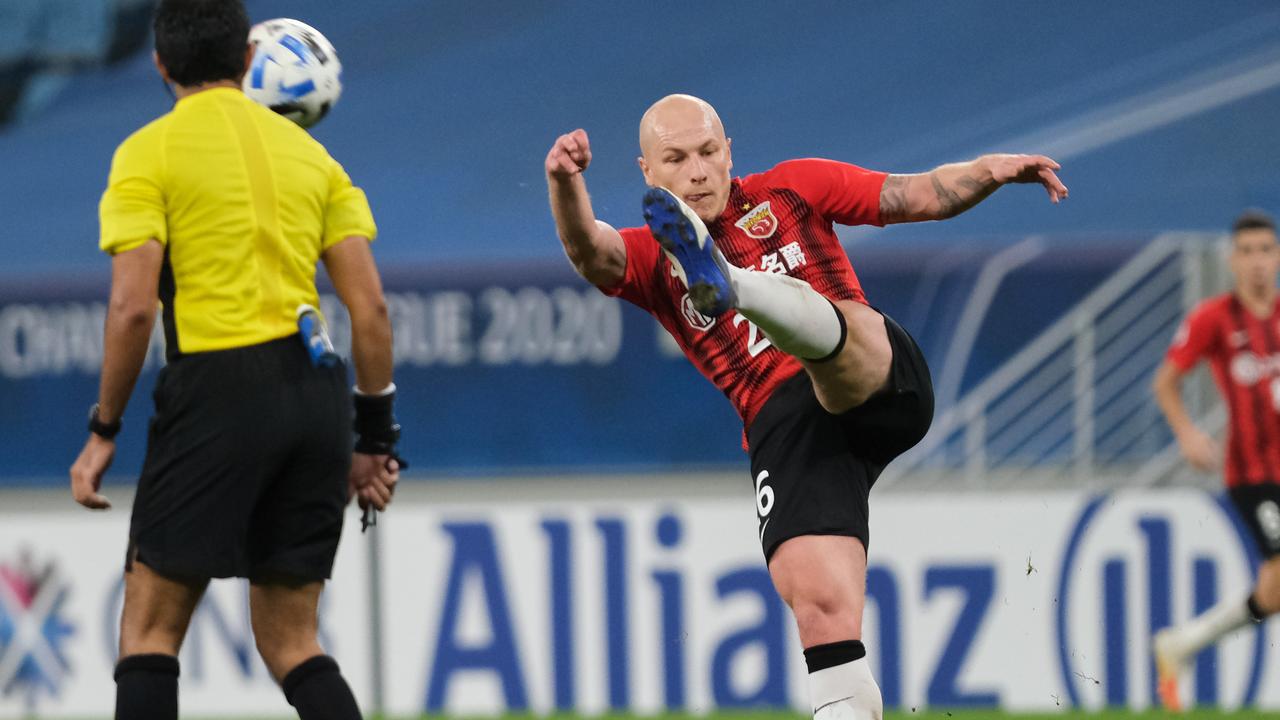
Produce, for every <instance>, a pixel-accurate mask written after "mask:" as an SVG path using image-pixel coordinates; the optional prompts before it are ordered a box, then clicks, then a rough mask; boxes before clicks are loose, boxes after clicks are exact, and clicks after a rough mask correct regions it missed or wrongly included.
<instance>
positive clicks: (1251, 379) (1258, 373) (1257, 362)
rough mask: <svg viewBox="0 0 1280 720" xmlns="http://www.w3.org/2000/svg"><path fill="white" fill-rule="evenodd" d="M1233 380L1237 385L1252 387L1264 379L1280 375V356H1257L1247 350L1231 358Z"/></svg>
mask: <svg viewBox="0 0 1280 720" xmlns="http://www.w3.org/2000/svg"><path fill="white" fill-rule="evenodd" d="M1230 369H1231V379H1232V380H1235V381H1236V384H1237V385H1245V386H1251V385H1256V384H1258V382H1259V381H1261V380H1262V379H1264V378H1266V377H1269V376H1273V375H1277V374H1280V355H1269V356H1268V355H1257V354H1256V353H1253V352H1250V351H1248V350H1245V351H1243V352H1238V353H1236V354H1235V355H1233V356H1232V357H1231V365H1230Z"/></svg>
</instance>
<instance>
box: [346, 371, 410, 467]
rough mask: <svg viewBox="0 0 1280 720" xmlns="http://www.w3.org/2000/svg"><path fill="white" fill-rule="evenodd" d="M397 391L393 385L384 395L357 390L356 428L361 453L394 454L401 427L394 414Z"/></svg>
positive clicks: (356, 448) (357, 450) (358, 449)
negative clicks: (367, 393) (363, 392)
mask: <svg viewBox="0 0 1280 720" xmlns="http://www.w3.org/2000/svg"><path fill="white" fill-rule="evenodd" d="M395 402H396V392H395V385H392V386H391V388H390V391H389V392H386V393H384V394H381V395H364V394H362V393H360V392H359V391H356V393H355V409H356V420H355V431H356V445H355V450H356V452H358V453H365V454H367V455H394V454H395V451H396V443H397V442H398V441H399V440H400V426H399V425H398V424H396V416H395Z"/></svg>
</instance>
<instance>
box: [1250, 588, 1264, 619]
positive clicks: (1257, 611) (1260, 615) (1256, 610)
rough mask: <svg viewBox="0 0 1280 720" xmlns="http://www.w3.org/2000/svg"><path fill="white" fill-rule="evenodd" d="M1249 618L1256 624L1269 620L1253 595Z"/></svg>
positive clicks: (1251, 596)
mask: <svg viewBox="0 0 1280 720" xmlns="http://www.w3.org/2000/svg"><path fill="white" fill-rule="evenodd" d="M1249 617H1251V618H1253V621H1254V622H1262V621H1263V620H1266V619H1267V614H1266V613H1265V612H1263V611H1262V608H1261V607H1259V606H1258V601H1257V600H1256V599H1255V598H1254V596H1253V595H1252V594H1251V595H1249Z"/></svg>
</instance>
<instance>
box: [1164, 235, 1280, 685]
mask: <svg viewBox="0 0 1280 720" xmlns="http://www.w3.org/2000/svg"><path fill="white" fill-rule="evenodd" d="M1278 273H1280V246H1278V245H1277V243H1276V224H1275V220H1273V219H1272V218H1271V217H1270V216H1268V215H1266V214H1264V213H1261V212H1257V211H1249V212H1246V213H1244V214H1243V215H1241V216H1240V217H1239V218H1237V219H1236V221H1235V224H1234V225H1233V226H1232V229H1231V274H1232V275H1233V276H1234V278H1235V286H1234V288H1233V289H1232V290H1231V292H1228V293H1224V294H1222V295H1218V296H1217V297H1212V298H1209V299H1208V300H1205V301H1203V302H1201V303H1200V304H1199V305H1198V306H1196V308H1195V309H1194V310H1192V311H1191V314H1190V315H1189V316H1188V317H1187V319H1186V320H1185V321H1184V322H1183V324H1182V326H1181V327H1180V328H1179V329H1178V333H1177V335H1176V336H1175V337H1174V340H1173V345H1172V346H1171V347H1170V348H1169V352H1168V354H1167V355H1166V357H1165V360H1164V362H1163V363H1162V364H1161V365H1160V368H1159V369H1158V370H1157V371H1156V376H1155V381H1154V383H1153V390H1154V392H1155V396H1156V402H1157V403H1158V404H1159V405H1160V410H1161V411H1163V412H1164V417H1165V419H1166V420H1167V421H1168V422H1169V427H1170V428H1171V429H1172V430H1173V434H1174V437H1175V438H1176V439H1177V441H1178V448H1179V450H1181V451H1182V456H1183V457H1184V458H1186V460H1187V462H1189V463H1191V465H1192V466H1193V467H1195V468H1196V469H1198V470H1202V471H1205V472H1209V471H1212V470H1216V469H1218V468H1223V469H1224V477H1225V480H1226V485H1227V493H1228V494H1229V495H1230V496H1231V501H1232V503H1233V504H1234V505H1235V507H1236V510H1237V511H1238V512H1239V513H1240V517H1241V519H1242V520H1244V523H1245V525H1247V526H1248V527H1249V529H1250V530H1251V531H1252V532H1253V537H1254V540H1256V541H1257V543H1258V549H1259V550H1260V551H1261V553H1262V557H1263V559H1264V562H1263V564H1262V567H1260V568H1259V569H1258V579H1257V582H1256V583H1255V585H1254V587H1253V592H1252V593H1250V595H1249V596H1248V597H1247V598H1244V599H1241V598H1239V597H1235V598H1230V599H1228V600H1224V601H1223V602H1221V603H1219V604H1218V605H1217V606H1215V607H1213V608H1210V609H1209V610H1207V611H1205V612H1204V613H1203V614H1201V615H1200V616H1198V617H1196V618H1194V619H1192V620H1190V621H1188V622H1186V623H1183V624H1182V625H1179V626H1176V627H1172V628H1165V629H1163V630H1161V631H1159V632H1158V633H1156V636H1155V642H1154V645H1155V655H1156V667H1157V668H1158V671H1159V675H1160V684H1159V689H1160V700H1161V702H1163V703H1164V705H1165V706H1166V707H1168V708H1170V709H1173V710H1178V709H1181V707H1180V701H1179V698H1178V674H1179V672H1180V671H1181V670H1182V669H1183V668H1184V667H1185V666H1186V665H1187V663H1188V662H1190V661H1191V660H1192V659H1193V658H1194V657H1195V656H1196V654H1197V653H1199V652H1200V651H1201V650H1203V649H1204V648H1205V647H1207V646H1209V645H1211V644H1213V643H1215V642H1217V641H1218V640H1220V639H1222V638H1223V637H1225V636H1226V635H1227V634H1229V633H1231V632H1232V631H1234V630H1237V629H1239V628H1242V627H1245V626H1247V625H1250V624H1252V623H1257V622H1262V620H1263V619H1264V618H1266V617H1268V616H1269V615H1271V614H1273V613H1275V612H1276V611H1278V610H1280V299H1278V298H1277V293H1276V277H1277V274H1278ZM1201 360H1207V361H1208V362H1209V367H1210V368H1212V370H1213V377H1214V379H1215V380H1216V381H1217V385H1218V391H1219V392H1221V393H1222V396H1223V398H1225V399H1226V403H1227V410H1228V412H1229V418H1230V420H1229V424H1228V428H1227V447H1226V455H1225V457H1224V456H1223V454H1222V452H1221V449H1220V448H1219V447H1218V445H1217V443H1215V442H1214V440H1213V438H1211V437H1210V436H1209V435H1208V434H1206V433H1205V432H1204V431H1203V430H1201V429H1200V428H1198V427H1196V426H1195V423H1193V422H1192V420H1191V416H1190V415H1188V414H1187V409H1186V406H1185V405H1183V403H1182V393H1181V388H1182V379H1183V378H1184V377H1185V376H1186V374H1187V373H1188V372H1189V371H1190V370H1192V369H1193V368H1194V367H1195V366H1196V364H1197V363H1199V362H1200V361H1201Z"/></svg>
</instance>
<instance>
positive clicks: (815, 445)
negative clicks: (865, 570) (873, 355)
mask: <svg viewBox="0 0 1280 720" xmlns="http://www.w3.org/2000/svg"><path fill="white" fill-rule="evenodd" d="M884 325H885V330H887V331H888V333H889V345H890V346H891V347H892V349H893V362H892V364H891V365H890V368H889V382H888V385H887V387H886V388H885V389H884V390H882V391H881V392H879V393H877V394H876V395H874V396H872V397H871V398H870V399H869V400H867V401H866V402H864V403H863V404H861V405H859V406H858V407H855V408H853V409H852V410H849V411H848V412H845V413H841V414H839V415H832V414H831V413H829V412H827V411H826V410H824V409H823V408H822V405H820V404H819V403H818V398H817V397H816V396H815V395H814V392H813V383H812V382H811V381H810V379H809V374H808V373H807V372H800V373H798V374H796V376H795V377H792V378H790V379H788V380H786V381H785V382H783V383H782V384H781V385H779V386H778V388H777V389H775V390H774V391H773V394H772V395H770V396H769V399H768V400H767V401H765V404H764V407H762V408H761V409H760V412H759V413H758V414H757V415H756V417H755V419H754V421H753V422H752V423H751V427H750V429H749V430H748V431H747V445H748V446H749V447H750V452H751V477H752V479H753V483H754V491H755V498H756V514H757V516H758V517H759V519H760V532H759V537H760V544H761V546H762V549H763V550H764V556H765V561H766V562H767V561H768V560H769V558H770V557H772V556H773V551H774V550H775V549H777V547H778V545H779V544H781V543H782V541H784V540H788V539H790V538H793V537H797V536H800V535H846V536H852V537H856V538H858V539H859V540H861V541H862V544H863V546H864V547H866V546H868V543H869V541H870V537H869V535H870V533H869V530H868V526H867V522H868V513H867V497H868V495H869V494H870V492H871V486H872V485H873V484H875V481H876V478H878V477H879V476H880V473H881V472H882V471H883V470H884V468H885V466H886V465H888V464H889V461H890V460H893V459H894V458H895V457H897V456H898V455H901V454H902V453H904V452H906V451H907V450H908V449H910V448H911V447H912V446H914V445H915V444H916V443H918V442H920V440H921V439H922V438H924V435H925V433H926V432H928V430H929V424H930V423H931V422H933V382H932V381H931V380H930V378H929V366H928V365H927V364H926V363H925V360H924V355H923V354H922V353H921V352H920V347H919V346H918V345H916V342H915V340H913V339H912V338H911V336H910V335H908V334H907V331H906V330H903V329H902V327H901V326H899V325H898V323H896V322H894V321H893V320H892V319H891V318H889V317H888V316H887V315H886V316H885V318H884Z"/></svg>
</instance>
